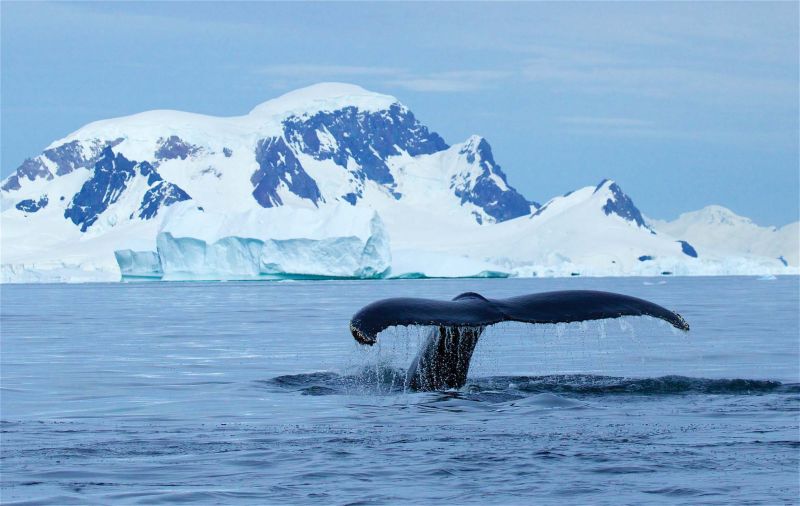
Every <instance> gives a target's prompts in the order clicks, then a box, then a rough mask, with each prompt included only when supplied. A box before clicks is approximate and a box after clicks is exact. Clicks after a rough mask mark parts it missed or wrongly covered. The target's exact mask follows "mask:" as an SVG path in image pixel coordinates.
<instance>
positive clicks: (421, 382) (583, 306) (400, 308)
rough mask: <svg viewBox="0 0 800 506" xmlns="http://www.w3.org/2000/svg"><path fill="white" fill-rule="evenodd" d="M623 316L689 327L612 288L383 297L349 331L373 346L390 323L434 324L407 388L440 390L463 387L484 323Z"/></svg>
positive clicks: (680, 319)
mask: <svg viewBox="0 0 800 506" xmlns="http://www.w3.org/2000/svg"><path fill="white" fill-rule="evenodd" d="M621 316H652V317H654V318H660V319H662V320H665V321H667V322H669V323H670V324H671V325H672V326H673V327H675V328H678V329H680V330H684V331H687V330H689V324H688V323H686V320H684V319H683V317H681V315H679V314H678V313H673V312H672V311H669V310H667V309H664V308H663V307H661V306H659V305H658V304H654V303H652V302H649V301H646V300H643V299H638V298H636V297H630V296H628V295H622V294H618V293H610V292H597V291H591V290H566V291H559V292H543V293H534V294H530V295H522V296H519V297H511V298H509V299H487V298H486V297H483V296H482V295H480V294H477V293H474V292H467V293H462V294H461V295H459V296H457V297H456V298H454V299H453V300H452V301H439V300H431V299H416V298H404V297H399V298H391V299H383V300H379V301H377V302H373V303H372V304H369V305H367V306H364V307H363V308H362V309H361V310H360V311H358V312H357V313H356V314H355V315H353V318H352V319H351V320H350V331H351V332H352V334H353V337H354V338H355V339H356V341H358V342H359V343H361V344H367V345H372V344H374V343H375V341H376V340H377V337H378V334H379V333H380V332H381V331H382V330H384V329H386V328H388V327H392V326H398V325H432V326H435V327H436V328H435V329H433V331H432V332H431V333H430V335H429V336H428V339H427V340H426V342H425V344H424V345H423V347H422V349H421V350H420V352H419V354H418V355H417V357H416V359H414V362H413V363H412V365H411V368H410V369H409V372H408V376H407V377H408V387H409V388H412V389H415V390H440V389H447V388H460V387H462V386H464V383H466V380H467V372H468V371H469V363H470V360H471V358H472V352H473V351H474V350H475V345H476V344H477V343H478V338H479V337H480V335H481V333H482V332H483V329H484V328H485V327H486V326H488V325H492V324H495V323H500V322H505V321H517V322H525V323H568V322H579V321H586V320H602V319H606V318H619V317H621Z"/></svg>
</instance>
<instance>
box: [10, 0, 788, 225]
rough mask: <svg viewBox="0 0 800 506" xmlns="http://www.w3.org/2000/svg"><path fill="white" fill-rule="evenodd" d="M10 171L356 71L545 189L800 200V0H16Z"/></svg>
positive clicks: (538, 196) (654, 207) (668, 202)
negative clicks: (149, 123) (148, 122)
mask: <svg viewBox="0 0 800 506" xmlns="http://www.w3.org/2000/svg"><path fill="white" fill-rule="evenodd" d="M0 9H2V12H1V13H0V14H2V16H1V17H2V48H1V50H2V60H1V61H0V65H1V68H0V70H2V75H1V77H0V81H1V82H0V85H1V86H2V87H1V88H0V99H1V102H0V114H1V117H0V121H1V122H2V124H1V125H0V126H1V127H2V129H1V134H0V135H1V138H0V145H1V147H2V150H1V151H0V156H1V157H2V158H1V159H0V170H2V175H3V176H6V175H8V174H9V173H10V172H11V171H12V170H14V169H15V168H16V167H17V166H18V165H19V164H20V163H21V162H22V160H23V159H24V158H26V157H28V156H32V155H34V154H37V153H38V152H39V151H41V149H42V148H44V147H45V146H46V145H47V144H49V143H50V142H51V141H52V140H54V139H56V138H59V137H62V136H64V135H66V134H67V133H69V132H71V131H73V130H75V129H77V128H78V127H80V126H81V125H83V124H85V123H88V122H90V121H94V120H97V119H102V118H108V117H114V116H121V115H127V114H132V113H135V112H140V111H143V110H147V109H162V108H166V109H180V110H187V111H193V112H200V113H206V114H215V115H225V116H229V115H239V114H243V113H246V112H247V111H249V110H250V109H251V108H252V107H253V106H255V105H256V104H258V103H260V102H263V101H265V100H267V99H269V98H271V97H274V96H277V95H279V94H281V93H283V92H285V91H289V90H291V89H294V88H297V87H301V86H304V85H308V84H312V83H315V82H319V81H344V82H352V83H356V84H359V85H361V86H364V87H366V88H368V89H371V90H374V91H380V92H383V93H388V94H391V95H394V96H396V97H398V98H399V99H400V100H401V101H402V102H403V103H405V104H406V105H407V106H409V107H410V108H411V109H412V110H413V111H414V112H415V114H416V115H417V117H418V118H419V119H420V120H422V121H423V122H424V123H426V124H427V125H428V126H429V127H431V128H432V129H434V130H436V131H437V132H439V133H440V134H441V135H442V136H443V137H444V138H445V139H446V140H447V141H448V142H449V143H456V142H461V141H463V140H464V139H466V138H467V137H468V136H469V135H470V134H473V133H475V134H480V135H483V136H485V137H486V138H487V139H488V140H489V142H490V143H491V145H492V147H493V150H494V154H495V158H496V159H497V161H498V162H499V163H500V164H501V165H502V167H503V168H504V170H505V171H506V173H507V174H508V176H509V180H510V182H511V184H512V185H514V186H515V187H517V189H519V190H520V191H521V192H522V193H523V194H525V195H526V196H527V197H528V198H531V199H534V200H538V201H544V200H547V199H548V198H550V197H552V196H555V195H557V194H562V193H564V192H566V191H569V190H573V189H575V188H578V187H581V186H586V185H590V184H596V183H597V182H599V181H600V180H601V179H602V178H605V177H610V178H613V179H616V180H617V181H618V182H619V183H620V185H621V186H622V188H623V189H624V190H625V191H626V192H627V193H628V194H630V195H631V197H632V198H633V199H634V201H635V202H636V204H637V205H638V207H639V208H640V209H641V210H642V211H643V212H644V213H645V214H647V215H649V216H652V217H655V218H668V219H671V218H674V217H676V216H677V215H678V214H679V213H680V212H684V211H689V210H694V209H697V208H700V207H702V206H705V205H707V204H721V205H724V206H726V207H729V208H731V209H733V210H734V211H735V212H737V213H739V214H743V215H745V216H749V217H751V218H753V219H754V220H755V221H756V222H757V223H759V224H762V225H782V224H785V223H788V222H791V221H796V220H797V219H798V214H800V207H799V206H800V204H799V203H798V201H799V200H800V194H799V193H798V192H800V168H799V167H798V157H799V156H800V148H799V147H798V136H799V135H800V127H799V126H798V114H800V113H799V108H798V38H799V34H798V4H797V3H796V2H783V3H721V2H720V3H700V4H692V3H649V2H648V3H643V2H639V3H436V4H427V3H425V4H423V3H380V4H379V3H230V2H228V3H188V2H172V3H167V2H163V3H115V2H106V3H81V4H70V3H57V4H47V3H21V2H20V3H16V2H7V1H4V2H2V3H1V4H0Z"/></svg>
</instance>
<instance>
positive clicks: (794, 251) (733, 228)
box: [650, 206, 800, 266]
mask: <svg viewBox="0 0 800 506" xmlns="http://www.w3.org/2000/svg"><path fill="white" fill-rule="evenodd" d="M650 223H651V224H652V225H653V227H655V228H657V229H658V230H660V231H662V232H664V233H666V234H670V235H673V236H680V237H684V238H686V240H688V241H690V242H691V243H692V244H694V245H695V246H697V247H698V248H699V249H701V250H708V251H713V252H717V253H719V254H721V255H749V256H758V257H768V258H783V259H784V260H785V261H786V263H788V264H789V265H793V266H796V265H798V262H800V259H798V250H800V222H795V223H790V224H789V225H785V226H783V227H781V228H776V227H760V226H758V225H756V224H755V223H753V222H752V221H751V220H750V219H749V218H745V217H743V216H739V215H737V214H735V213H734V212H733V211H731V210H729V209H726V208H724V207H722V206H707V207H704V208H703V209H700V210H699V211H693V212H689V213H683V214H681V215H680V216H679V217H678V218H677V219H676V220H674V221H658V220H650Z"/></svg>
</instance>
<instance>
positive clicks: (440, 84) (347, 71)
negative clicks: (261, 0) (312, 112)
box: [254, 64, 515, 92]
mask: <svg viewBox="0 0 800 506" xmlns="http://www.w3.org/2000/svg"><path fill="white" fill-rule="evenodd" d="M254 73H256V74H258V75H265V76H269V77H271V78H273V79H280V80H281V82H283V83H285V82H287V81H291V80H302V81H308V80H318V81H324V80H327V79H331V78H339V79H359V80H364V79H368V80H374V81H377V82H379V83H380V84H382V85H389V86H397V87H400V88H405V89H408V90H413V91H423V92H466V91H475V90H480V89H484V88H486V87H487V86H489V85H491V84H493V83H496V82H499V81H502V80H504V79H508V78H513V77H514V74H515V73H514V72H510V71H505V70H481V69H478V70H476V69H471V70H450V71H445V72H432V73H415V72H411V71H409V70H408V69H404V68H400V67H381V66H365V65H328V64H285V65H269V66H266V67H259V68H257V69H255V70H254Z"/></svg>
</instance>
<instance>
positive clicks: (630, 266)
mask: <svg viewBox="0 0 800 506" xmlns="http://www.w3.org/2000/svg"><path fill="white" fill-rule="evenodd" d="M0 204H2V215H0V223H1V224H2V228H1V229H0V233H1V234H2V235H1V237H0V246H1V248H0V254H1V255H0V256H2V259H1V260H2V261H1V262H0V263H1V264H2V267H1V269H2V276H1V277H0V279H2V281H4V282H25V281H88V280H102V281H112V280H119V279H120V278H121V276H122V275H125V276H126V277H137V276H139V277H154V278H163V279H187V278H192V279H197V278H202V279H241V278H245V279H251V278H265V277H266V278H274V277H287V276H288V277H308V276H311V277H385V276H398V277H420V276H446V277H450V276H508V275H512V276H517V275H519V276H533V275H537V276H543V275H552V276H561V275H567V276H568V275H574V274H580V275H637V274H661V273H665V272H668V273H673V274H752V273H758V274H780V273H796V272H797V264H798V254H797V249H798V248H797V241H796V236H797V224H795V225H793V226H789V227H788V228H787V227H784V228H785V229H786V230H787V231H786V232H784V231H783V229H781V230H780V231H763V230H762V231H759V230H761V229H758V227H755V226H754V225H752V224H751V225H752V227H755V228H752V227H750V228H748V226H746V224H740V225H737V226H736V227H734V228H730V227H728V225H727V224H726V223H725V222H723V221H721V220H718V221H713V220H712V221H709V220H708V219H705V218H704V219H701V218H698V219H696V220H694V221H693V220H692V219H689V218H686V219H684V217H681V219H679V220H678V221H677V222H673V223H662V222H655V221H653V222H650V223H649V224H648V222H646V221H645V220H644V218H643V217H642V214H641V212H640V211H639V210H638V209H637V208H636V206H635V205H634V204H633V202H632V200H631V199H630V197H628V196H627V195H625V193H624V192H623V191H622V189H621V188H620V187H619V185H617V184H616V183H614V182H612V181H604V182H601V184H599V185H598V186H596V187H586V188H582V189H579V190H577V191H575V192H572V193H570V194H567V195H565V196H562V197H556V198H554V199H552V200H550V201H549V202H547V203H545V204H544V205H543V206H541V207H540V206H539V205H538V204H536V203H534V202H532V201H529V200H527V199H526V198H525V197H524V196H523V195H521V194H520V193H519V192H518V191H516V190H515V189H514V188H513V186H511V184H510V183H509V181H508V179H507V177H506V175H505V173H504V172H503V171H502V169H501V167H500V166H499V165H498V163H497V162H496V161H495V158H494V153H493V152H492V149H491V146H490V145H489V143H488V141H487V140H486V139H484V138H482V137H479V136H472V137H470V138H468V139H467V140H466V141H464V142H462V143H458V144H454V145H449V144H447V143H446V142H445V141H444V140H443V139H442V138H441V137H440V136H439V135H438V134H436V133H435V132H433V131H431V130H429V129H428V128H427V127H426V126H425V125H423V124H422V123H420V122H419V121H418V120H417V119H416V117H415V116H414V114H413V113H412V112H411V111H410V110H409V109H408V108H406V107H405V106H403V105H402V104H401V103H399V102H398V101H397V99H395V98H394V97H391V96H388V95H382V94H377V93H372V92H369V91H367V90H364V89H363V88H360V87H358V86H354V85H348V84H340V83H323V84H319V85H314V86H310V87H308V88H303V89H301V90H297V91H294V92H291V93H288V94H285V95H283V96H281V97H278V98H276V99H273V100H269V101H267V102H264V103H263V104H260V105H258V106H256V107H255V108H254V109H253V110H252V111H251V112H250V113H248V114H246V115H244V116H237V117H228V118H224V117H211V116H204V115H199V114H191V113H185V112H180V111H149V112H144V113H141V114H136V115H132V116H127V117H123V118H115V119H109V120H103V121H97V122H94V123H90V124H88V125H86V126H84V127H82V128H80V129H79V130H77V131H75V132H73V133H71V134H70V135H68V136H66V137H64V138H62V139H59V140H57V141H55V142H53V143H52V144H51V145H50V146H48V147H47V148H46V149H45V150H44V151H43V152H42V153H41V154H39V155H37V156H34V157H32V158H30V159H28V160H26V161H25V162H24V163H23V164H22V165H21V166H20V167H19V168H18V169H17V170H16V171H15V172H14V173H13V174H12V175H10V176H9V177H8V178H6V179H5V180H4V181H3V182H2V185H0ZM720 212H721V211H720ZM733 216H735V215H733ZM737 218H738V217H737ZM738 219H740V220H745V219H744V218H738ZM679 222H680V223H679ZM695 222H697V223H695ZM737 223H738V222H737ZM792 227H794V228H792ZM792 230H794V232H792ZM762 232H763V233H762ZM758 234H761V235H758ZM770 234H772V235H770ZM792 234H794V235H792ZM710 237H718V238H719V241H716V242H714V247H712V246H711V245H709V243H708V240H709V238H710ZM742 237H747V239H742ZM793 238H794V239H793ZM793 242H794V244H793ZM717 243H719V244H722V243H724V244H725V246H724V247H718V246H717ZM766 243H769V244H773V243H774V246H767V245H766ZM693 246H694V247H693ZM779 257H780V259H779Z"/></svg>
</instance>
